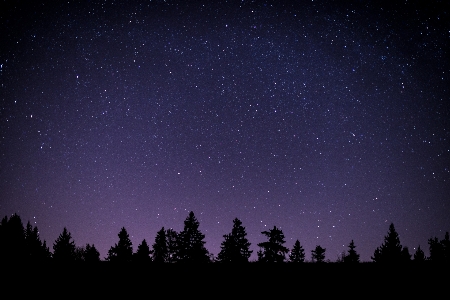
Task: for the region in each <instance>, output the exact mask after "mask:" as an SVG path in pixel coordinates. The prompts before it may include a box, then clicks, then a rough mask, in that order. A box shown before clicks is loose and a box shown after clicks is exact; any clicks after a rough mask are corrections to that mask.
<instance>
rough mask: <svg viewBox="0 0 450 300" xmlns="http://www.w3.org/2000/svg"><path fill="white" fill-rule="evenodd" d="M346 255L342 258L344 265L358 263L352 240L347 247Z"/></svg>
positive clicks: (357, 255)
mask: <svg viewBox="0 0 450 300" xmlns="http://www.w3.org/2000/svg"><path fill="white" fill-rule="evenodd" d="M348 248H349V249H348V254H347V255H345V256H344V258H343V260H344V262H345V263H359V254H358V253H356V250H355V248H356V246H355V243H354V242H353V240H352V241H351V242H350V244H349V245H348Z"/></svg>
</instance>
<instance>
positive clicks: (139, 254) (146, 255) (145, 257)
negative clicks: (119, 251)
mask: <svg viewBox="0 0 450 300" xmlns="http://www.w3.org/2000/svg"><path fill="white" fill-rule="evenodd" d="M151 253H152V251H151V250H150V247H149V246H148V244H147V241H146V240H145V239H144V240H143V241H142V243H141V244H140V245H139V246H138V247H137V251H136V253H135V254H134V261H136V262H143V263H148V262H151V261H152V258H151V257H150V254H151Z"/></svg>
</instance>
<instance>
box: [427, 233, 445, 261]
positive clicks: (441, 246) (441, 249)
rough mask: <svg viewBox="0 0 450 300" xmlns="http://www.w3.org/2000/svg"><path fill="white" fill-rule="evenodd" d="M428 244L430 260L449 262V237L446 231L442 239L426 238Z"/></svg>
mask: <svg viewBox="0 0 450 300" xmlns="http://www.w3.org/2000/svg"><path fill="white" fill-rule="evenodd" d="M428 245H429V246H430V257H429V258H428V259H429V260H430V261H432V262H440V263H442V262H447V263H448V262H450V239H449V234H448V232H446V233H445V237H444V239H443V240H440V241H439V240H438V238H437V237H435V238H434V239H433V238H430V239H429V240H428Z"/></svg>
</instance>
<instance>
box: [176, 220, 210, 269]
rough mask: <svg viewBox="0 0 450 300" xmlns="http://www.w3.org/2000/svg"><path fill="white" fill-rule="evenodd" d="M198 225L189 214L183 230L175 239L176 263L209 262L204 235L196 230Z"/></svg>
mask: <svg viewBox="0 0 450 300" xmlns="http://www.w3.org/2000/svg"><path fill="white" fill-rule="evenodd" d="M199 226H200V223H199V222H198V221H197V218H196V217H195V215H194V212H192V211H191V212H190V213H189V215H188V216H187V218H186V220H185V221H184V229H183V231H181V232H180V233H179V234H178V237H177V246H178V251H177V254H176V256H177V261H179V262H195V263H204V262H209V256H208V254H209V253H208V250H206V248H205V241H204V238H205V235H204V234H203V233H201V232H200V230H199V229H198V228H199Z"/></svg>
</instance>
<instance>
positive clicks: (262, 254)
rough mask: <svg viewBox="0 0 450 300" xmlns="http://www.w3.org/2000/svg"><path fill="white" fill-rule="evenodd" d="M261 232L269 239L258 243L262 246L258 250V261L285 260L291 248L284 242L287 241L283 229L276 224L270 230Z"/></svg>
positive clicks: (277, 261) (279, 261)
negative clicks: (285, 245)
mask: <svg viewBox="0 0 450 300" xmlns="http://www.w3.org/2000/svg"><path fill="white" fill-rule="evenodd" d="M261 233H262V234H263V235H265V236H266V237H267V238H268V241H267V242H262V243H259V244H258V246H259V247H260V248H261V250H260V251H258V261H260V262H273V263H275V262H276V263H281V262H284V261H285V259H286V253H287V252H289V249H288V248H286V247H284V246H283V244H284V243H286V241H285V240H284V234H283V231H282V230H281V229H278V228H277V227H276V226H274V227H273V228H272V229H269V231H263V232H261Z"/></svg>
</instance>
